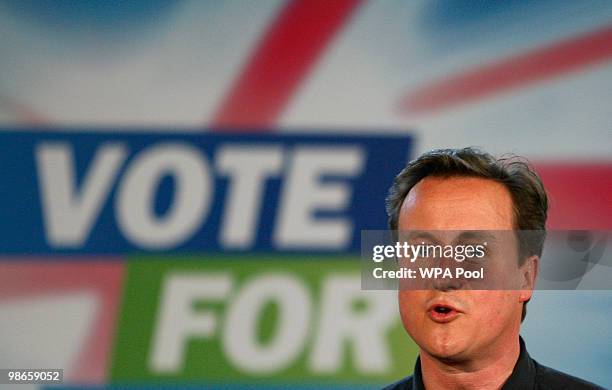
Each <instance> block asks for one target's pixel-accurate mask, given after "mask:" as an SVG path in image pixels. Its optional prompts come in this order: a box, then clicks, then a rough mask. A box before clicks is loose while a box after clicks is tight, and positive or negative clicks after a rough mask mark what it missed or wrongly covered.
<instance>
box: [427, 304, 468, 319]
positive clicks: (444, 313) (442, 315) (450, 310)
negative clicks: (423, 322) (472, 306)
mask: <svg viewBox="0 0 612 390" xmlns="http://www.w3.org/2000/svg"><path fill="white" fill-rule="evenodd" d="M427 314H428V315H429V317H430V318H431V319H432V320H434V321H435V322H439V323H445V322H449V321H452V320H454V319H455V318H456V317H457V316H458V315H459V314H460V312H459V311H458V310H457V309H455V308H454V307H452V306H449V305H444V304H436V305H433V306H432V307H431V308H430V309H429V310H428V311H427Z"/></svg>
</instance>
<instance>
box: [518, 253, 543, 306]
mask: <svg viewBox="0 0 612 390" xmlns="http://www.w3.org/2000/svg"><path fill="white" fill-rule="evenodd" d="M539 260H540V258H539V257H538V256H535V255H534V256H529V257H528V258H526V259H525V262H524V263H523V265H522V266H521V276H522V281H521V282H522V290H521V294H520V295H519V301H520V302H527V301H529V300H530V299H531V295H532V294H533V290H534V288H535V283H536V279H537V276H538V263H539Z"/></svg>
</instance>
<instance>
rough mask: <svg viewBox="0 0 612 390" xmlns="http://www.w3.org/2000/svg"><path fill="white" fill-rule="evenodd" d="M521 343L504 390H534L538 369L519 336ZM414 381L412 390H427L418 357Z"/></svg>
mask: <svg viewBox="0 0 612 390" xmlns="http://www.w3.org/2000/svg"><path fill="white" fill-rule="evenodd" d="M519 343H520V345H521V352H520V354H519V358H518V360H517V361H516V364H515V365H514V370H512V374H510V376H509V377H508V379H507V380H506V382H505V383H504V386H503V387H502V390H511V389H533V388H534V387H535V381H536V368H535V364H534V362H533V359H531V357H530V356H529V354H528V353H527V348H525V342H524V341H523V338H522V337H520V336H519ZM412 378H413V380H412V390H425V385H424V384H423V376H422V374H421V358H420V357H418V358H417V361H416V364H415V366H414V374H413V377H412Z"/></svg>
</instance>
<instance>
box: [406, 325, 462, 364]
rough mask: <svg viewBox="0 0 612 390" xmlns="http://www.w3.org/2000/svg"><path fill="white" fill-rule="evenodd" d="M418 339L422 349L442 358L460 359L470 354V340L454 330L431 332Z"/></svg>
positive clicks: (449, 359)
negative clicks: (454, 332) (453, 331)
mask: <svg viewBox="0 0 612 390" xmlns="http://www.w3.org/2000/svg"><path fill="white" fill-rule="evenodd" d="M418 341H419V342H418V344H419V346H420V347H421V349H422V350H424V351H425V352H427V353H428V354H429V355H431V356H433V357H435V358H437V359H440V360H448V361H460V360H463V359H464V357H465V356H466V355H467V354H469V349H470V342H469V340H466V339H465V337H461V336H460V335H456V334H453V333H452V332H444V333H442V334H440V333H437V332H430V333H429V334H428V335H426V336H425V337H424V338H423V339H422V340H418Z"/></svg>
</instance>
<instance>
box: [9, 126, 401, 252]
mask: <svg viewBox="0 0 612 390" xmlns="http://www.w3.org/2000/svg"><path fill="white" fill-rule="evenodd" d="M35 130H36V131H35ZM411 148H412V139H411V137H409V136H389V135H381V136H359V135H358V136H355V135H351V136H344V135H343V136H338V135H294V134H292V135H283V134H270V135H267V134H257V135H247V134H237V133H236V134H227V133H226V134H215V133H197V134H196V133H188V132H185V133H176V132H169V131H167V132H164V131H162V130H160V129H151V131H150V132H148V133H143V132H134V133H125V132H123V133H119V132H115V131H111V130H108V129H107V130H104V129H99V130H98V131H92V129H88V130H87V132H79V131H78V130H76V129H68V130H66V131H63V132H59V131H47V130H43V129H33V130H32V131H26V130H19V131H11V130H10V129H5V130H3V131H1V132H0V170H1V171H2V176H1V177H2V191H0V202H2V204H3V205H5V207H4V213H3V218H2V222H0V233H1V234H2V236H3V240H2V241H1V242H0V253H4V254H11V255H32V254H37V255H40V254H43V255H44V254H113V255H114V254H125V253H133V252H150V251H154V252H164V253H174V252H202V251H204V252H208V251H212V252H218V251H224V252H232V251H237V252H245V251H264V252H266V251H287V252H292V251H301V250H308V251H311V252H312V251H323V252H329V251H331V252H335V251H355V252H358V251H359V237H360V231H361V230H363V229H377V228H378V229H380V228H384V227H385V226H386V214H385V209H384V199H385V196H386V193H387V189H388V188H389V186H390V185H391V183H392V181H393V178H394V176H395V175H396V174H397V173H398V172H399V170H401V168H402V167H403V166H404V165H405V163H406V161H407V160H408V159H409V158H410V153H411Z"/></svg>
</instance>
